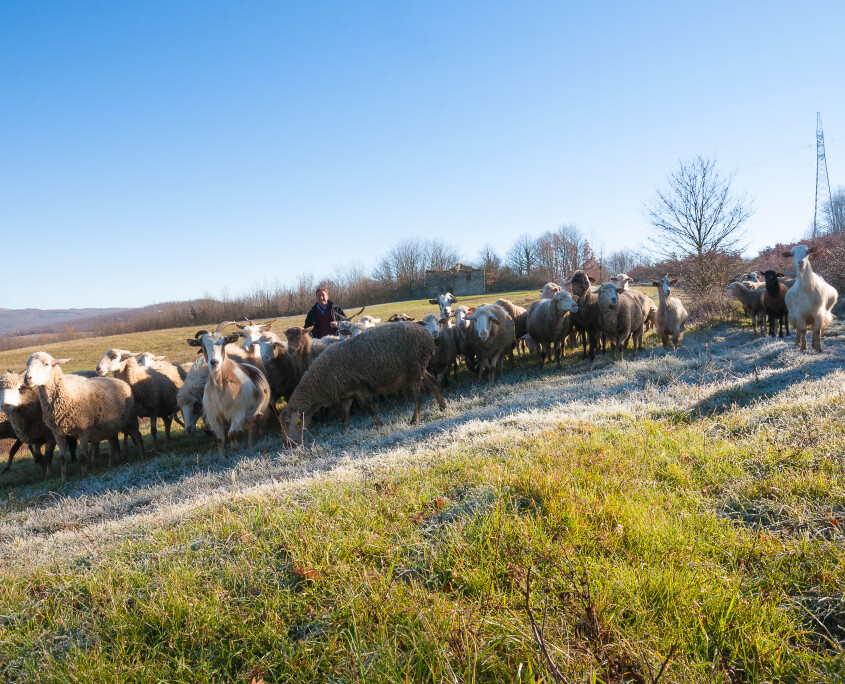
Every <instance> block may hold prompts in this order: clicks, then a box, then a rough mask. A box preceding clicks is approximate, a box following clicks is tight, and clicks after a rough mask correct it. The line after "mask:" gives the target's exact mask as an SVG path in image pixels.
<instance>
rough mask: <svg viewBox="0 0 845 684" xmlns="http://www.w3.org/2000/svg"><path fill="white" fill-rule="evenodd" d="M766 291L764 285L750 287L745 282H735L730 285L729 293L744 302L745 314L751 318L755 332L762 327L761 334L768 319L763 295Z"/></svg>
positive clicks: (741, 302)
mask: <svg viewBox="0 0 845 684" xmlns="http://www.w3.org/2000/svg"><path fill="white" fill-rule="evenodd" d="M765 292H766V288H765V285H764V286H763V287H749V286H748V285H747V284H745V283H740V282H733V283H731V284H730V285H728V288H727V293H728V294H729V295H730V296H731V297H733V298H734V299H736V300H738V301H739V303H740V304H742V310H743V311H744V312H745V315H746V316H748V317H749V318H750V319H751V327H752V329H753V330H754V334H755V335H756V334H757V327H758V326H759V327H760V334H762V333H763V330H764V326H765V320H766V307H765V306H764V305H763V295H764V294H765Z"/></svg>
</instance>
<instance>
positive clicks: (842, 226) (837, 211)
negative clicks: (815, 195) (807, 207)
mask: <svg viewBox="0 0 845 684" xmlns="http://www.w3.org/2000/svg"><path fill="white" fill-rule="evenodd" d="M825 216H826V218H827V225H828V226H829V228H828V234H829V235H839V234H841V233H845V187H842V186H841V185H840V186H839V187H838V188H836V191H835V192H834V193H833V196H832V197H831V198H830V202H829V203H828V204H827V205H826V206H825Z"/></svg>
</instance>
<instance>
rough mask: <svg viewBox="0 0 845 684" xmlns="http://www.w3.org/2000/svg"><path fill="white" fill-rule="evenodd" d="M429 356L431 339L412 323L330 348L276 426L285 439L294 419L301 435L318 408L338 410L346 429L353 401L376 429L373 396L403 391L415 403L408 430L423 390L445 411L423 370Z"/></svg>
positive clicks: (416, 416) (313, 366)
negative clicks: (410, 396) (428, 392)
mask: <svg viewBox="0 0 845 684" xmlns="http://www.w3.org/2000/svg"><path fill="white" fill-rule="evenodd" d="M433 355H434V340H433V339H432V338H431V335H430V334H429V333H428V331H426V330H425V329H424V328H423V327H422V326H420V325H418V324H416V323H396V324H394V325H383V326H380V327H378V328H374V329H373V330H370V331H368V332H367V334H366V335H359V336H357V337H355V338H353V339H351V340H349V341H348V342H344V343H343V344H336V345H332V346H331V347H330V348H329V349H327V350H326V351H325V352H323V353H322V354H321V355H320V356H319V357H318V358H317V359H315V360H314V363H312V364H311V367H310V368H309V369H308V372H307V373H306V374H305V375H304V376H303V378H302V380H301V381H300V383H299V385H298V386H297V388H296V389H295V390H294V392H293V395H292V396H291V398H290V401H289V402H288V404H287V406H285V408H284V409H283V411H282V413H281V415H280V417H279V422H280V424H281V426H282V430H283V431H284V433H285V436H289V435H290V434H291V431H292V430H293V422H294V420H296V418H299V419H300V425H301V431H300V434H301V435H302V434H303V432H302V431H304V429H305V428H306V427H307V425H308V421H309V420H310V419H311V416H312V415H313V414H314V412H315V411H317V410H318V409H321V408H323V407H338V408H340V409H341V413H342V416H343V423H342V428H341V429H343V430H345V429H346V426H347V424H348V422H349V409H350V408H351V406H352V401H353V400H354V399H358V401H359V402H360V403H361V404H362V405H363V406H364V408H365V409H366V410H367V411H368V412H369V414H370V415H371V416H372V418H373V422H374V423H375V424H376V425H381V421H380V420H379V418H378V415H377V414H376V409H375V406H374V404H373V401H372V397H373V396H374V395H377V394H393V393H395V392H399V391H400V390H402V389H404V388H405V387H410V388H411V389H412V390H413V392H414V398H415V400H416V401H415V405H414V413H413V416H412V417H411V421H410V422H411V424H412V425H413V424H415V423H416V422H417V420H418V419H419V414H420V408H421V406H422V398H423V388H424V387H425V388H426V389H428V390H429V391H430V392H432V393H433V394H434V396H435V397H436V398H437V401H438V404H439V405H440V408H441V409H444V410H445V408H446V402H445V400H444V399H443V395H441V394H440V390H439V389H438V387H437V383H435V382H434V379H433V378H432V377H431V375H430V374H429V373H428V372H427V371H426V367H427V366H428V362H429V361H430V360H431V357H432V356H433Z"/></svg>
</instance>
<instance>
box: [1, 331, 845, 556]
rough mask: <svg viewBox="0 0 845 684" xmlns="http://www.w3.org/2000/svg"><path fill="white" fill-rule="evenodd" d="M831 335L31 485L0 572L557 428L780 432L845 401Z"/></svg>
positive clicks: (747, 338) (744, 336) (512, 390)
mask: <svg viewBox="0 0 845 684" xmlns="http://www.w3.org/2000/svg"><path fill="white" fill-rule="evenodd" d="M832 332H833V333H834V334H832V335H830V336H828V337H826V338H825V343H826V349H825V352H824V353H822V354H817V353H801V352H799V351H797V350H796V349H795V348H794V346H793V345H792V343H791V342H788V341H786V342H785V341H782V340H772V339H770V338H768V337H766V338H756V339H755V338H753V337H752V335H751V333H750V332H749V331H748V330H747V329H740V330H737V329H730V328H727V327H726V328H721V329H719V330H717V331H713V330H706V331H704V330H703V331H697V332H694V333H691V334H689V335H688V336H687V338H686V339H685V346H684V347H682V348H681V349H680V350H679V351H678V352H677V353H672V352H667V351H665V350H663V349H662V348H659V349H648V350H647V351H646V352H645V353H644V354H641V355H640V357H639V358H636V359H635V358H634V357H633V355H630V354H626V357H625V359H626V360H625V361H623V362H622V363H617V364H613V363H612V362H610V361H609V359H608V357H609V354H606V355H605V356H604V357H599V359H598V360H597V361H596V362H595V363H592V364H591V363H589V362H587V361H583V360H581V358H580V354H576V355H574V356H570V357H567V362H566V364H565V366H564V370H563V371H561V372H558V371H555V370H553V369H552V370H549V369H547V370H545V371H544V372H542V373H540V372H538V371H537V370H536V369H535V367H534V366H527V365H522V366H520V367H519V368H517V369H516V370H515V371H512V372H510V373H505V374H504V376H503V377H502V378H501V379H500V381H499V382H497V384H496V385H494V386H493V387H491V388H488V387H487V386H486V385H477V384H468V383H465V384H464V385H462V386H460V387H458V388H457V389H452V390H450V391H448V392H447V393H446V395H445V396H446V398H447V401H448V407H447V410H446V412H445V413H441V412H440V411H438V410H437V408H436V406H435V404H434V402H433V401H428V402H427V403H426V404H425V405H424V411H423V414H422V419H421V422H420V424H419V425H417V426H413V427H410V426H408V425H407V420H408V417H409V416H410V413H411V405H410V404H409V403H408V402H404V403H403V402H400V403H398V404H396V403H394V404H388V405H385V406H383V407H382V409H381V414H382V419H383V420H384V422H385V426H384V427H383V428H382V429H375V428H372V427H371V422H370V419H369V418H368V417H357V418H353V419H352V420H351V421H350V427H351V429H350V430H349V432H348V433H347V434H346V435H341V434H340V433H339V430H338V425H337V421H332V422H330V423H328V424H326V425H324V426H321V427H319V428H318V429H316V430H315V431H314V432H312V433H311V434H310V435H309V439H308V444H307V446H306V447H300V448H298V449H294V450H285V449H283V447H282V444H281V440H280V439H279V438H278V437H277V436H271V437H266V438H265V439H263V440H260V441H259V443H258V444H257V448H256V449H255V450H253V451H252V452H249V453H247V452H241V453H239V454H237V455H235V456H234V457H231V458H230V459H229V461H228V462H226V463H221V462H219V461H218V460H217V459H216V457H215V456H213V453H214V451H213V449H214V447H213V445H212V444H210V443H205V442H203V441H202V440H201V439H197V442H196V443H197V444H198V445H200V448H201V449H202V451H200V452H199V453H197V454H194V455H193V456H191V457H189V458H187V459H185V461H183V462H180V461H179V460H177V459H173V458H172V457H168V456H162V457H159V458H155V459H150V460H148V461H146V462H141V461H137V460H134V461H132V462H130V463H125V464H122V465H120V466H119V467H117V468H113V469H109V470H107V471H105V472H103V473H101V474H98V475H96V476H90V477H89V478H88V479H87V480H84V481H83V480H79V479H72V480H71V481H70V482H69V483H68V484H66V485H64V486H63V487H62V488H61V489H60V490H59V491H57V492H50V491H49V490H48V489H47V486H46V485H45V484H43V483H40V482H34V483H31V484H29V485H27V486H24V487H18V488H16V489H15V490H14V491H12V492H10V493H9V496H8V498H7V499H6V500H5V501H3V502H0V516H1V517H2V522H3V524H2V526H0V562H2V563H3V565H5V566H6V567H7V568H10V569H11V568H15V567H24V568H25V567H27V566H30V565H32V564H37V563H44V562H51V561H55V560H62V559H70V558H71V557H73V556H79V555H82V556H91V557H96V555H97V553H98V551H97V550H98V549H99V548H100V547H101V546H103V545H106V544H109V543H111V542H113V541H116V540H120V539H124V538H134V537H138V536H142V535H144V534H146V532H147V531H148V530H152V529H155V528H157V527H159V526H161V525H166V524H176V523H178V522H179V521H180V520H182V519H184V518H185V517H186V516H190V515H192V514H194V513H195V512H196V511H197V510H198V509H201V508H202V507H204V506H207V505H209V504H214V503H216V502H222V501H227V500H231V499H233V498H235V497H256V498H277V499H284V500H291V501H295V500H297V498H298V497H304V496H306V493H307V490H308V488H309V487H311V486H313V485H321V486H331V485H332V484H333V483H338V482H344V481H346V482H348V481H355V480H363V479H366V478H367V477H369V475H370V474H372V473H374V472H382V471H384V470H387V469H404V468H415V467H418V466H420V465H424V464H425V463H427V462H431V461H433V460H436V459H440V458H443V457H444V455H445V454H448V452H449V449H450V448H452V447H453V446H454V445H455V444H456V443H460V444H461V445H464V446H469V447H473V446H482V445H485V444H489V443H490V442H492V441H496V442H498V443H500V444H501V443H507V442H508V440H509V439H511V438H518V437H521V436H524V435H530V434H535V433H538V432H540V431H543V430H546V429H549V428H551V427H555V426H559V425H561V424H572V423H579V422H601V421H607V420H615V419H619V418H620V417H627V418H638V417H661V416H677V415H685V416H688V417H690V418H695V417H698V416H710V415H718V414H719V413H721V412H724V411H726V410H728V409H730V408H732V407H737V406H738V407H745V408H742V409H741V410H740V412H739V415H740V420H739V423H738V425H736V426H733V427H731V428H730V429H739V430H740V431H742V430H751V429H754V428H755V426H756V425H757V423H759V422H760V421H770V422H772V425H773V427H772V429H774V430H779V429H781V426H780V425H779V424H778V422H777V421H779V420H786V419H785V418H783V416H790V415H793V413H794V412H793V409H794V407H796V406H803V405H805V404H807V403H810V404H817V405H820V406H827V405H828V404H830V402H833V401H839V402H841V400H842V396H843V390H842V387H843V381H845V373H843V370H842V363H841V359H842V358H843V351H845V337H843V335H842V326H841V325H840V324H839V323H835V324H834V326H833V331H832ZM840 405H841V404H840ZM755 421H756V423H755Z"/></svg>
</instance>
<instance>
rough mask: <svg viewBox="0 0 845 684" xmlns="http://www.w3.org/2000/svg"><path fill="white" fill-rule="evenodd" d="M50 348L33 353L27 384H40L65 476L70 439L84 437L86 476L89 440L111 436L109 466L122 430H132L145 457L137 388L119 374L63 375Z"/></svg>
mask: <svg viewBox="0 0 845 684" xmlns="http://www.w3.org/2000/svg"><path fill="white" fill-rule="evenodd" d="M68 361H70V359H54V358H53V357H52V356H50V355H49V354H47V353H46V352H35V353H34V354H32V355H31V356H30V357H29V360H28V361H27V365H26V373H25V374H24V384H25V385H26V386H27V387H28V388H30V389H35V388H36V387H37V388H38V397H39V399H40V401H41V411H42V415H43V417H44V422H45V423H46V424H47V427H49V428H50V430H51V432H52V433H53V437H54V438H55V439H56V443H57V444H58V445H59V449H60V451H59V462H60V463H61V470H62V479H63V480H66V479H67V454H68V437H70V436H73V437H76V438H77V439H78V440H79V462H80V467H81V470H82V477H87V475H88V463H87V459H88V443H89V442H90V441H93V442H99V441H101V440H104V439H107V440H108V442H109V465H113V464H114V456H115V454H116V453H117V451H118V449H119V446H120V445H119V441H118V433H120V432H128V433H129V434H130V435H131V437H132V439H133V440H134V441H135V443H136V444H137V445H138V446H139V448H140V449H141V455H142V456H145V455H146V452H145V451H144V442H143V441H142V439H141V433H140V431H139V430H138V419H137V418H136V417H135V410H134V401H133V399H132V388H131V387H129V385H127V384H126V383H125V382H123V380H118V379H117V378H99V377H97V378H84V377H80V376H74V375H67V376H65V375H64V374H63V373H62V368H61V364H63V363H67V362H68Z"/></svg>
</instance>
